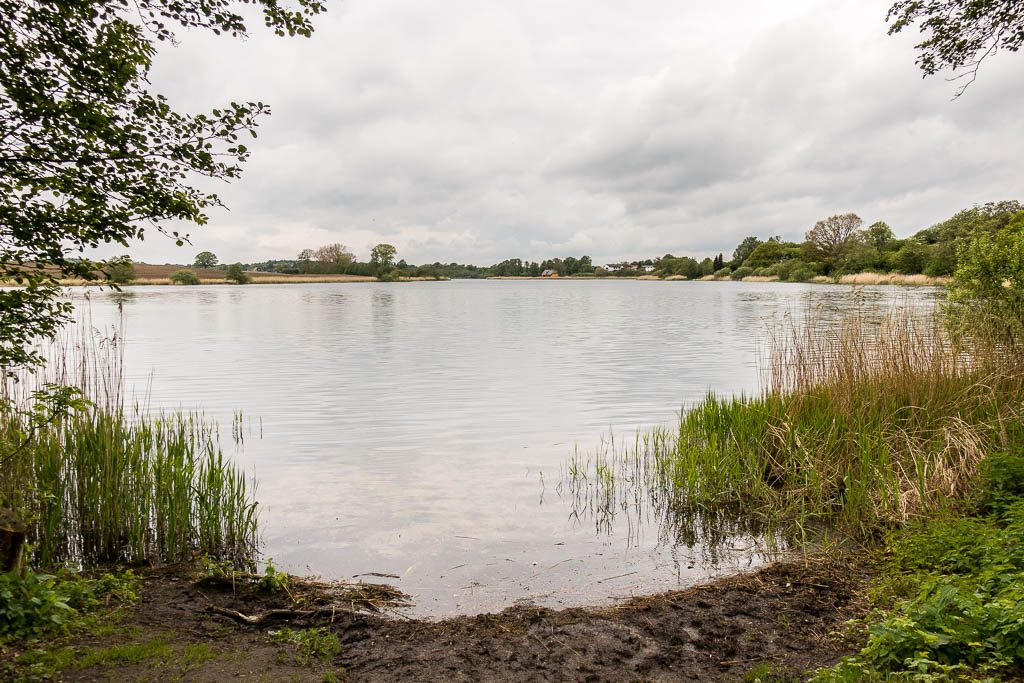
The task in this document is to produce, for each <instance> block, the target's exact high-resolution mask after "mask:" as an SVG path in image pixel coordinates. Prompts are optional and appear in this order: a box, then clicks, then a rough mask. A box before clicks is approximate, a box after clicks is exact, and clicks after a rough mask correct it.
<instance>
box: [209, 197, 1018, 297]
mask: <svg viewBox="0 0 1024 683" xmlns="http://www.w3.org/2000/svg"><path fill="white" fill-rule="evenodd" d="M1022 211H1024V204H1021V203H1020V202H1018V201H1002V202H992V203H988V204H984V205H980V206H974V207H971V208H969V209H964V210H963V211H959V212H958V213H956V214H955V215H954V216H952V217H951V218H949V219H947V220H945V221H942V222H940V223H936V224H935V225H933V226H931V227H929V228H925V229H924V230H920V231H918V232H917V233H915V234H914V235H912V236H911V237H907V238H904V239H899V238H897V237H896V235H895V234H894V233H893V230H892V228H890V227H889V225H888V224H886V223H885V222H883V221H878V222H876V223H872V224H871V225H869V226H867V227H864V221H863V220H861V218H860V217H859V216H857V215H856V214H853V213H846V214H836V215H834V216H829V217H828V218H824V219H822V220H820V221H818V222H817V223H815V224H814V226H812V227H811V229H810V230H808V231H807V232H806V233H805V235H804V240H803V241H802V242H792V241H786V240H784V239H783V238H782V237H781V236H779V235H772V236H769V237H767V238H765V239H761V238H759V237H757V236H754V235H751V236H748V237H746V238H744V239H743V240H742V241H741V242H740V243H739V244H738V245H737V246H736V248H735V249H734V250H733V252H732V256H731V258H729V259H727V258H726V256H725V254H718V255H717V256H714V257H707V258H703V259H700V260H698V259H696V258H693V257H690V256H674V255H672V254H665V255H664V256H662V257H660V258H654V259H644V260H635V261H624V262H621V263H611V264H602V265H597V264H595V263H593V260H592V259H591V257H590V256H586V255H583V256H566V257H563V258H551V259H547V260H544V261H524V260H522V259H518V258H511V259H505V260H504V261H501V262H500V263H495V264H494V265H491V266H476V265H472V264H462V263H455V262H452V263H441V262H439V261H438V262H434V263H425V264H422V265H414V264H410V263H407V262H406V261H405V260H404V259H401V260H399V261H395V258H396V256H397V250H396V249H395V247H394V246H392V245H390V244H378V245H376V246H375V247H373V249H372V250H371V252H370V259H369V260H368V261H359V260H357V259H356V257H355V255H354V254H353V252H352V251H351V250H350V249H349V248H348V247H346V246H345V245H344V244H341V243H339V242H335V243H332V244H325V245H323V246H321V247H319V248H317V249H303V250H302V251H300V252H299V253H298V255H297V257H296V258H294V259H277V260H275V259H271V260H269V261H264V262H262V263H252V264H239V265H240V266H241V268H242V270H256V271H264V272H272V273H286V274H321V275H363V276H369V277H377V278H379V279H382V280H395V279H399V278H408V277H418V278H442V277H444V278H452V279H473V278H486V277H539V276H541V275H544V274H548V275H551V274H556V275H558V276H560V277H566V276H586V277H615V276H620V277H621V276H627V277H633V276H636V275H637V273H638V272H644V271H646V272H651V271H653V272H652V274H653V275H655V276H658V277H670V276H678V277H684V278H687V279H699V278H702V277H708V276H713V277H716V278H724V277H729V278H732V279H737V280H738V279H742V278H744V277H747V276H759V277H777V278H778V279H780V280H786V281H791V282H803V281H806V280H810V279H811V278H813V277H815V276H818V275H827V276H839V275H847V274H853V273H861V272H878V273H892V272H895V273H903V274H908V275H911V274H916V273H923V274H925V275H930V276H948V275H952V274H953V272H954V271H955V270H956V268H957V265H958V259H957V253H958V250H959V249H960V248H961V244H962V243H963V242H964V241H965V240H966V238H967V237H968V236H972V235H976V234H977V233H979V232H985V233H995V232H997V231H998V230H1000V229H1002V228H1004V227H1005V226H1006V225H1007V224H1008V223H1010V221H1011V219H1012V218H1013V217H1014V216H1016V215H1018V214H1020V213H1021V212H1022ZM194 265H195V267H201V268H219V269H223V270H227V269H228V266H226V265H224V264H220V263H219V262H218V259H217V257H216V255H214V254H213V253H211V252H208V251H207V252H202V253H200V254H198V255H197V256H196V260H195V264H194Z"/></svg>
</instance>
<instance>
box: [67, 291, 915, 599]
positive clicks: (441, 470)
mask: <svg viewBox="0 0 1024 683" xmlns="http://www.w3.org/2000/svg"><path fill="white" fill-rule="evenodd" d="M928 295H929V292H928V291H926V290H905V289H897V288H881V287H877V288H864V289H862V290H860V294H859V295H856V296H855V294H854V293H853V290H852V289H851V288H850V287H840V286H823V285H795V284H777V283H715V282H652V281H634V280H627V281H582V282H581V281H565V280H562V281H453V282H422V283H395V284H385V283H372V284H348V283H347V284H319V285H259V286H249V287H227V286H217V287H136V288H132V289H130V290H128V291H126V292H123V293H120V294H118V293H92V294H91V315H92V319H93V324H94V325H95V326H96V327H98V328H103V327H107V326H109V325H111V324H113V323H114V322H115V321H116V319H117V315H118V313H117V309H118V303H122V304H123V309H124V319H125V326H126V332H127V341H128V343H127V345H126V370H127V375H128V379H129V380H130V382H131V383H133V384H134V385H135V386H136V387H137V388H138V390H139V392H140V393H141V392H145V391H146V390H147V389H146V388H147V386H148V387H149V388H148V392H149V397H150V399H149V400H150V404H151V406H153V407H154V408H158V409H159V408H167V409H172V408H174V409H176V408H184V409H199V410H203V411H205V412H206V414H207V415H208V416H210V417H212V418H215V419H217V420H219V421H220V423H221V425H222V428H224V429H225V430H227V429H229V425H230V424H231V419H232V415H233V413H234V412H235V411H242V413H243V415H244V419H245V424H246V425H247V427H248V434H249V437H248V438H247V439H246V441H245V446H244V449H243V450H242V451H240V452H238V453H237V454H236V455H235V458H236V461H237V462H238V463H240V464H241V465H242V466H243V467H244V468H245V469H246V471H248V472H251V473H252V474H254V475H255V477H256V478H257V479H258V481H259V488H258V498H259V501H260V503H261V509H262V512H261V528H262V531H263V538H264V541H265V547H264V552H265V554H266V555H267V556H270V557H272V558H273V559H274V563H275V564H276V565H277V566H278V567H283V568H285V569H287V570H289V571H292V572H298V573H311V574H319V575H322V576H324V577H327V578H352V577H354V576H356V575H360V574H367V573H371V572H377V573H383V574H394V575H397V576H399V577H400V578H399V579H385V580H387V581H390V582H393V583H395V584H397V585H398V586H399V587H400V588H402V589H403V590H405V591H407V592H409V593H410V594H412V595H413V596H415V598H416V600H417V603H418V606H417V608H416V611H417V612H418V613H420V614H425V615H431V616H443V615H446V614H451V613H455V612H459V613H473V612H480V611H490V610H496V609H500V608H502V607H505V606H508V605H510V604H512V603H513V602H515V601H516V600H520V599H530V600H533V601H534V602H537V603H542V604H550V605H569V604H581V603H589V602H597V601H606V600H608V599H613V598H620V597H626V596H629V595H631V594H634V593H648V592H652V591H655V590H661V589H669V588H673V587H677V586H681V585H690V584H693V583H695V582H697V581H699V580H702V579H705V578H707V577H710V576H714V575H717V574H720V573H725V572H730V571H736V570H737V569H738V568H745V567H748V566H754V565H756V564H758V563H759V562H761V561H763V558H762V557H761V556H760V555H759V554H758V553H757V552H756V548H757V544H756V543H754V542H753V541H752V539H749V538H735V539H731V540H730V541H729V542H727V543H726V544H725V547H724V549H718V550H716V551H714V552H711V550H710V549H709V548H706V547H702V545H701V544H700V542H699V541H697V542H694V540H693V539H692V538H690V539H687V540H686V541H685V542H684V541H681V540H666V539H665V538H664V535H662V534H659V529H658V528H657V524H656V523H654V522H645V521H643V520H639V521H638V520H635V519H633V520H624V519H623V520H616V521H614V522H613V523H612V524H611V526H610V528H609V527H607V526H606V525H604V524H601V525H598V524H595V521H594V520H592V519H590V518H589V517H588V515H587V514H586V512H585V511H584V512H583V513H582V514H580V511H579V510H576V513H577V514H574V509H573V505H572V503H571V501H568V500H564V499H563V498H562V496H560V495H559V492H558V491H557V490H556V486H557V484H558V481H559V474H560V467H562V465H563V464H564V463H565V462H566V460H567V459H568V457H569V456H570V455H571V454H572V452H573V450H574V449H578V450H579V451H581V452H587V451H592V450H594V449H596V448H598V447H599V445H600V443H601V439H602V437H604V436H606V435H607V434H608V433H609V430H612V431H613V432H614V433H615V434H616V435H617V437H618V436H621V435H632V434H634V433H635V431H636V430H637V429H638V428H641V427H643V426H647V425H652V424H659V423H669V422H672V421H673V420H674V419H675V416H676V414H677V413H678V411H679V410H680V408H681V407H682V406H685V405H687V404H690V403H692V402H694V401H697V400H699V399H701V398H702V397H703V396H704V395H705V394H706V393H707V392H708V391H709V390H714V391H715V392H718V393H722V394H730V393H734V392H740V391H748V392H749V391H755V390H756V389H757V387H758V368H757V359H758V354H757V349H758V345H759V344H763V342H764V340H765V338H766V333H767V329H768V324H769V323H770V321H771V320H772V318H773V317H777V316H781V315H784V314H785V313H786V312H787V311H803V310H806V309H807V307H808V305H811V306H820V307H821V308H822V310H823V311H825V314H826V315H833V314H836V313H837V312H839V311H841V310H843V309H845V308H849V307H850V306H852V305H854V301H855V298H857V297H859V298H860V299H862V300H863V301H865V302H867V304H868V305H870V306H878V307H880V308H885V307H887V306H889V305H891V304H892V303H893V302H894V301H895V300H897V299H902V298H906V297H908V296H909V297H927V296H928ZM75 297H76V299H77V300H78V301H79V302H80V303H82V305H83V306H84V302H83V299H82V295H81V294H76V295H75ZM260 433H262V437H261V438H260V436H259V435H260ZM224 441H225V443H224V445H225V447H226V448H228V447H230V443H227V442H229V441H230V439H224ZM605 521H607V520H605ZM365 578H366V580H379V579H375V578H374V577H365Z"/></svg>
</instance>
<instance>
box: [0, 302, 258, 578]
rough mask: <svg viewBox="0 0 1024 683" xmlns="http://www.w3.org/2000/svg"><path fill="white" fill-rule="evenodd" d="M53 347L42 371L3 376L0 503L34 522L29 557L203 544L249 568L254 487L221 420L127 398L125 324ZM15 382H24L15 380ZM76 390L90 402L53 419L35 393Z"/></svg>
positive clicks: (156, 555) (149, 553)
mask: <svg viewBox="0 0 1024 683" xmlns="http://www.w3.org/2000/svg"><path fill="white" fill-rule="evenodd" d="M77 330H78V335H77V336H73V335H71V334H65V335H64V336H63V337H61V338H59V339H58V340H57V341H56V342H55V343H54V344H53V345H52V347H50V348H49V349H47V351H48V353H47V355H48V357H49V359H50V360H49V363H48V364H47V366H46V367H45V368H44V369H42V370H39V371H37V372H36V373H35V374H23V375H22V376H21V377H17V378H16V377H12V376H9V375H7V376H3V377H2V383H0V460H2V463H3V466H2V468H0V502H2V503H3V504H6V505H8V506H11V507H14V508H15V509H17V510H19V511H20V512H21V513H22V515H23V516H24V517H25V519H26V521H27V522H28V523H29V526H30V534H29V536H30V543H31V558H32V560H33V562H34V563H35V564H37V565H38V566H41V567H53V566H56V565H60V564H75V565H84V566H89V565H95V564H100V563H109V562H119V561H127V562H142V561H154V560H155V561H177V560H181V559H184V558H187V557H188V556H190V555H191V554H193V553H195V552H206V553H209V554H213V555H218V556H221V557H225V558H229V559H231V560H234V561H236V562H237V563H239V564H249V563H251V561H252V560H253V559H254V558H255V552H256V544H257V506H256V502H255V501H254V500H253V493H254V491H253V484H252V483H251V482H250V481H249V480H247V478H246V477H245V475H244V474H243V473H242V472H241V471H239V470H238V468H237V467H235V466H234V465H233V464H232V463H231V462H230V461H229V460H227V459H225V457H224V453H223V451H222V449H221V447H220V445H219V443H218V438H217V430H216V427H215V425H214V424H212V423H211V422H209V421H207V420H206V419H204V418H203V417H202V416H201V415H198V414H195V413H170V414H150V412H149V411H148V410H147V409H146V407H145V404H144V403H143V404H139V403H138V402H133V403H131V404H130V405H129V404H128V401H127V397H126V387H125V382H124V373H123V329H116V330H114V331H113V333H111V334H109V335H107V336H104V335H101V334H98V333H96V332H95V331H94V329H93V327H92V325H91V322H90V321H88V320H86V321H83V323H81V324H79V325H78V327H77ZM16 380H17V381H16ZM47 385H62V386H76V387H78V388H79V389H80V390H81V391H82V393H83V394H84V395H85V396H86V397H87V398H88V399H89V400H90V401H91V405H89V406H87V407H85V408H84V409H81V410H77V411H70V412H65V413H56V414H53V415H50V416H49V417H48V418H47V419H45V420H40V419H39V418H38V417H37V418H36V419H35V420H34V421H33V418H32V417H31V415H32V414H33V412H35V413H36V415H43V416H45V415H48V413H47V410H48V407H47V406H46V405H45V404H44V403H42V402H41V401H40V400H39V398H38V396H36V395H34V394H35V392H36V391H38V390H39V389H41V388H44V387H46V386H47Z"/></svg>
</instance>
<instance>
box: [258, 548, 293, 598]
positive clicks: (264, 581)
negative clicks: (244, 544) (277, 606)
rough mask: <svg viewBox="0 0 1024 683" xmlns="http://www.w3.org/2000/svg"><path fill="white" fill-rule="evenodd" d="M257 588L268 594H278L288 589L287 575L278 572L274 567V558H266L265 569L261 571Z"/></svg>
mask: <svg viewBox="0 0 1024 683" xmlns="http://www.w3.org/2000/svg"><path fill="white" fill-rule="evenodd" d="M259 587H260V589H261V590H264V591H267V592H268V593H278V592H280V591H283V590H285V589H286V588H287V587H288V574H286V573H284V572H281V571H278V570H277V568H276V567H274V558H272V557H268V558H267V566H266V569H264V570H263V578H261V579H260V583H259Z"/></svg>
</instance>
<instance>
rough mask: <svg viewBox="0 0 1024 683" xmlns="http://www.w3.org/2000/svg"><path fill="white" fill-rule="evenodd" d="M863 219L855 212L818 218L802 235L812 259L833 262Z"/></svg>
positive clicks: (862, 222) (827, 262)
mask: <svg viewBox="0 0 1024 683" xmlns="http://www.w3.org/2000/svg"><path fill="white" fill-rule="evenodd" d="M863 224H864V221H862V220H861V218H860V216H858V215H857V214H855V213H844V214H836V215H835V216H829V217H828V218H826V219H824V220H820V221H818V222H817V223H815V224H814V227H813V228H811V229H810V230H808V231H807V234H806V235H804V239H805V240H806V241H805V242H804V246H805V247H806V250H807V253H808V256H810V257H811V259H812V260H817V261H822V262H823V263H826V264H829V265H831V264H834V263H835V262H836V260H837V259H838V258H839V255H840V254H841V253H842V251H843V249H844V248H845V247H846V245H847V244H848V243H849V242H850V240H851V239H852V238H853V237H854V236H855V234H856V233H857V230H858V229H859V228H860V226H861V225H863Z"/></svg>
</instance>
